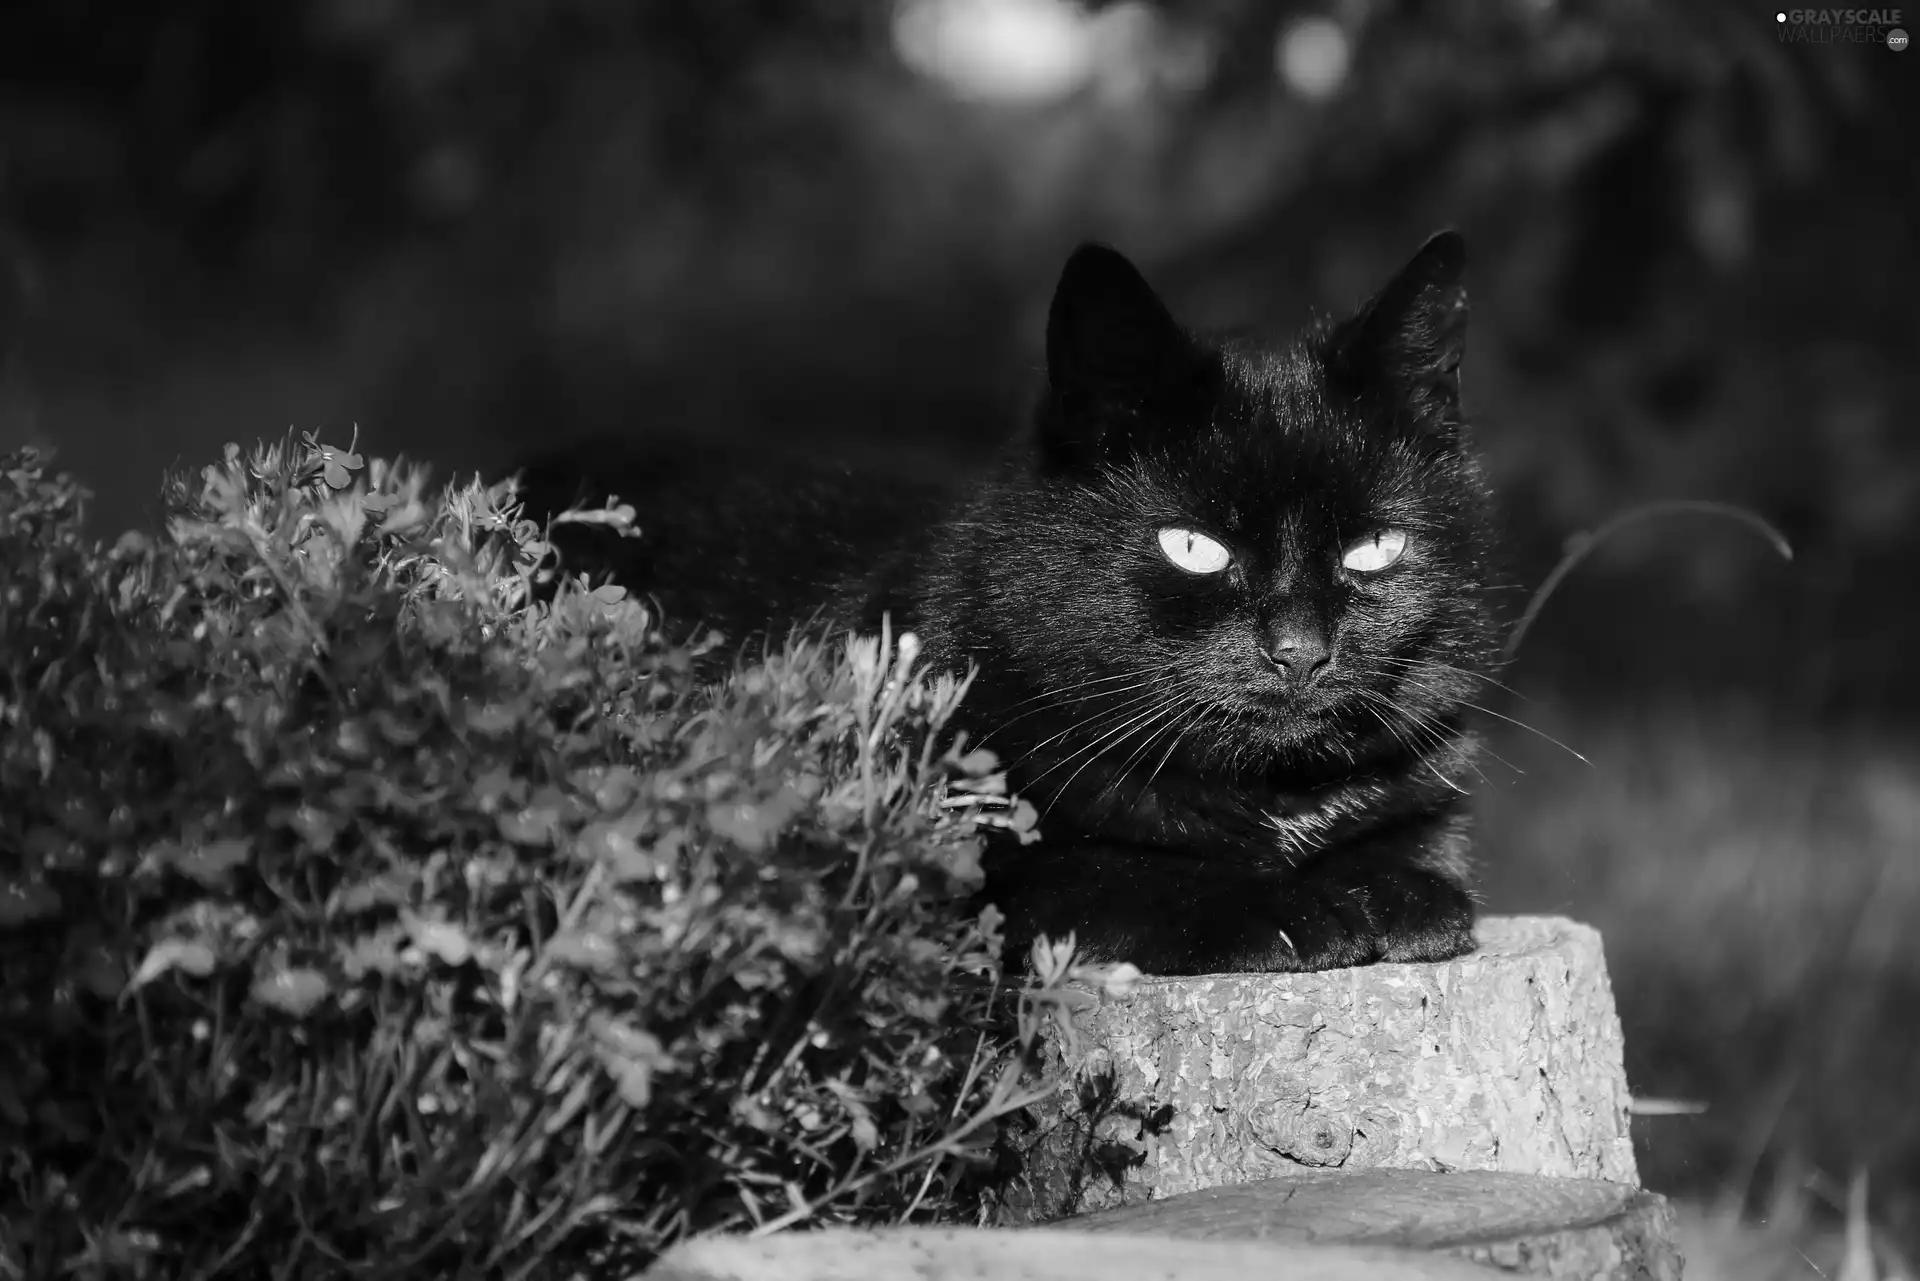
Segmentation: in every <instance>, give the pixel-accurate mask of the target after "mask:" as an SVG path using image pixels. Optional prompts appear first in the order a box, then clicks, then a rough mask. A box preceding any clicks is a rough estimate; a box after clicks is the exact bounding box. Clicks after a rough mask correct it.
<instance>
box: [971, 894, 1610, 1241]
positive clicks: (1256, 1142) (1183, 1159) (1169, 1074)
mask: <svg viewBox="0 0 1920 1281" xmlns="http://www.w3.org/2000/svg"><path fill="white" fill-rule="evenodd" d="M1478 935H1479V942H1480V946H1479V947H1478V948H1477V949H1476V950H1475V951H1474V952H1473V953H1471V954H1469V955H1467V956H1463V957H1460V958H1458V959H1456V960H1452V961H1447V962H1444V963H1441V964H1434V965H1372V966H1364V967H1360V968H1356V969H1348V970H1332V971H1325V972H1321V973H1314V974H1216V975H1209V976H1204V977H1193V978H1159V977H1155V978H1148V979H1145V980H1142V981H1141V983H1140V984H1139V985H1138V986H1137V987H1136V988H1135V989H1134V991H1133V992H1132V993H1131V994H1130V995H1129V996H1127V997H1126V998H1122V999H1113V998H1103V999H1101V1000H1100V1001H1099V1002H1097V1003H1095V1004H1093V1005H1091V1006H1089V1007H1087V1008H1085V1009H1083V1010H1081V1011H1079V1012H1078V1013H1077V1014H1076V1015H1075V1018H1074V1027H1075V1035H1074V1037H1073V1038H1072V1040H1073V1044H1068V1043H1067V1040H1066V1039H1065V1038H1062V1037H1060V1036H1058V1035H1056V1036H1054V1037H1053V1038H1052V1039H1051V1041H1050V1043H1049V1045H1048V1046H1047V1049H1046V1053H1045V1067H1044V1070H1045V1071H1046V1072H1048V1073H1049V1074H1051V1075H1054V1076H1056V1077H1062V1076H1064V1077H1065V1078H1066V1085H1065V1088H1063V1089H1062V1090H1060V1091H1059V1092H1057V1093H1056V1094H1055V1095H1054V1097H1053V1098H1052V1099H1050V1100H1048V1101H1047V1102H1046V1103H1044V1104H1042V1105H1040V1106H1039V1107H1038V1108H1036V1109H1035V1114H1034V1115H1035V1123H1034V1124H1033V1125H1032V1126H1030V1127H1027V1128H1025V1129H1022V1130H1016V1131H1015V1132H1013V1133H1011V1134H1010V1135H1009V1136H1008V1137H1009V1141H1010V1143H1011V1144H1012V1146H1013V1147H1014V1149H1015V1150H1016V1151H1017V1152H1018V1153H1020V1155H1021V1157H1022V1171H1021V1173H1020V1175H1019V1176H1018V1177H1017V1178H1016V1179H1014V1180H1013V1181H1012V1182H1011V1184H1010V1185H1009V1186H1008V1187H1007V1189H1006V1190H1005V1191H1004V1192H1003V1193H1002V1194H1001V1196H1000V1199H999V1201H998V1204H997V1207H996V1209H997V1219H998V1221H999V1222H1002V1223H1007V1224H1019V1223H1035V1222H1044V1221H1048V1220H1052V1219H1056V1218H1059V1217H1062V1216H1064V1215H1069V1214H1076V1213H1083V1212H1088V1211H1092V1210H1099V1209H1105V1208H1109V1207H1112V1206H1118V1205H1126V1204H1132V1203H1137V1202H1141V1201H1148V1200H1155V1199H1159V1198H1164V1197H1170V1196H1176V1195H1178V1194H1180V1193H1184V1192H1192V1191H1196V1190H1198V1189H1201V1188H1209V1187H1216V1186H1220V1185H1225V1184H1237V1183H1247V1182H1251V1181H1254V1180H1258V1179H1267V1178H1274V1177H1285V1176H1288V1175H1300V1174H1308V1173H1312V1172H1315V1171H1321V1170H1347V1171H1353V1170H1365V1169H1373V1168H1378V1167H1389V1168H1401V1169H1416V1170H1491V1171H1503V1172H1509V1173H1519V1174H1540V1175H1554V1176H1563V1177H1577V1178H1590V1179H1603V1180H1609V1181H1612V1182H1615V1183H1620V1184H1624V1185H1627V1186H1628V1187H1634V1186H1637V1185H1638V1183H1639V1177H1638V1171H1637V1170H1636V1168H1635V1165H1634V1159H1633V1147H1632V1143H1631V1140H1630V1138H1629V1136H1628V1114H1627V1108H1628V1093H1627V1083H1626V1073H1625V1070H1624V1067H1623V1064H1622V1058H1621V1053H1622V1046H1621V1035H1620V1021H1619V1018H1618V1016H1617V1015H1616V1013H1615V1011H1614V1005H1613V991H1612V987H1611V985H1610V984H1609V982H1608V980H1607V970H1606V961H1605V958H1604V957H1603V955H1602V953H1601V946H1600V936H1599V934H1598V932H1597V931H1595V930H1593V929H1592V928H1590V927H1588V926H1585V925H1580V924H1576V923H1575V922H1572V921H1568V920H1564V919H1561V918H1558V917H1498V916H1496V917H1488V918H1485V919H1483V920H1482V921H1481V922H1480V926H1479V930H1478Z"/></svg>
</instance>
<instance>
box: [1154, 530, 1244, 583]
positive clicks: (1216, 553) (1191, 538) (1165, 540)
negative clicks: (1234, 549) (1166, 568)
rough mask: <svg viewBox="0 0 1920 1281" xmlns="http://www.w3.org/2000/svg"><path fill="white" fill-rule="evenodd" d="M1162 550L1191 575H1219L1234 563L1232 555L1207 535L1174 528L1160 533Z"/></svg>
mask: <svg viewBox="0 0 1920 1281" xmlns="http://www.w3.org/2000/svg"><path fill="white" fill-rule="evenodd" d="M1160 550H1161V551H1162V552H1164V553H1166V557H1167V559H1168V560H1170V561H1172V562H1173V563H1174V564H1176V565H1178V566H1179V567H1180V568H1181V569H1184V570H1186V571H1187V572H1188V573H1189V574H1217V573H1219V572H1220V571H1221V570H1223V569H1225V568H1226V567H1227V566H1228V565H1229V564H1231V563H1232V561H1233V555H1232V553H1230V552H1228V551H1227V549H1226V548H1224V547H1222V546H1221V545H1220V544H1219V543H1218V542H1216V541H1215V540H1213V539H1211V538H1208V537H1207V536H1206V535H1205V534H1202V533H1198V532H1196V531H1194V530H1191V529H1179V528H1176V527H1174V526H1168V527H1167V528H1166V529H1163V530H1161V531H1160Z"/></svg>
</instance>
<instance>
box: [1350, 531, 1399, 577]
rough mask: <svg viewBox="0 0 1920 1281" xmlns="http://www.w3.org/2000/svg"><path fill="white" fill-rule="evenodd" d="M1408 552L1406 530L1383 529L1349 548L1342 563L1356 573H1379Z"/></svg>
mask: <svg viewBox="0 0 1920 1281" xmlns="http://www.w3.org/2000/svg"><path fill="white" fill-rule="evenodd" d="M1406 554H1407V535H1406V532H1405V531H1404V530H1399V529H1382V530H1378V531H1376V532H1374V533H1371V534H1368V535H1367V536H1366V537H1365V538H1363V539H1361V540H1360V541H1359V542H1357V543H1355V544H1354V545H1353V546H1351V547H1349V548H1347V550H1346V551H1345V552H1344V553H1343V554H1342V555H1341V557H1340V563H1341V564H1342V565H1344V566H1346V567H1347V568H1348V569H1350V570H1352V571H1353V572H1354V573H1356V574H1377V573H1379V572H1380V571H1381V570H1383V569H1385V568H1386V567H1387V566H1389V565H1391V564H1393V563H1394V562H1395V561H1397V560H1399V559H1400V558H1401V557H1402V556H1404V555H1406Z"/></svg>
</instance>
